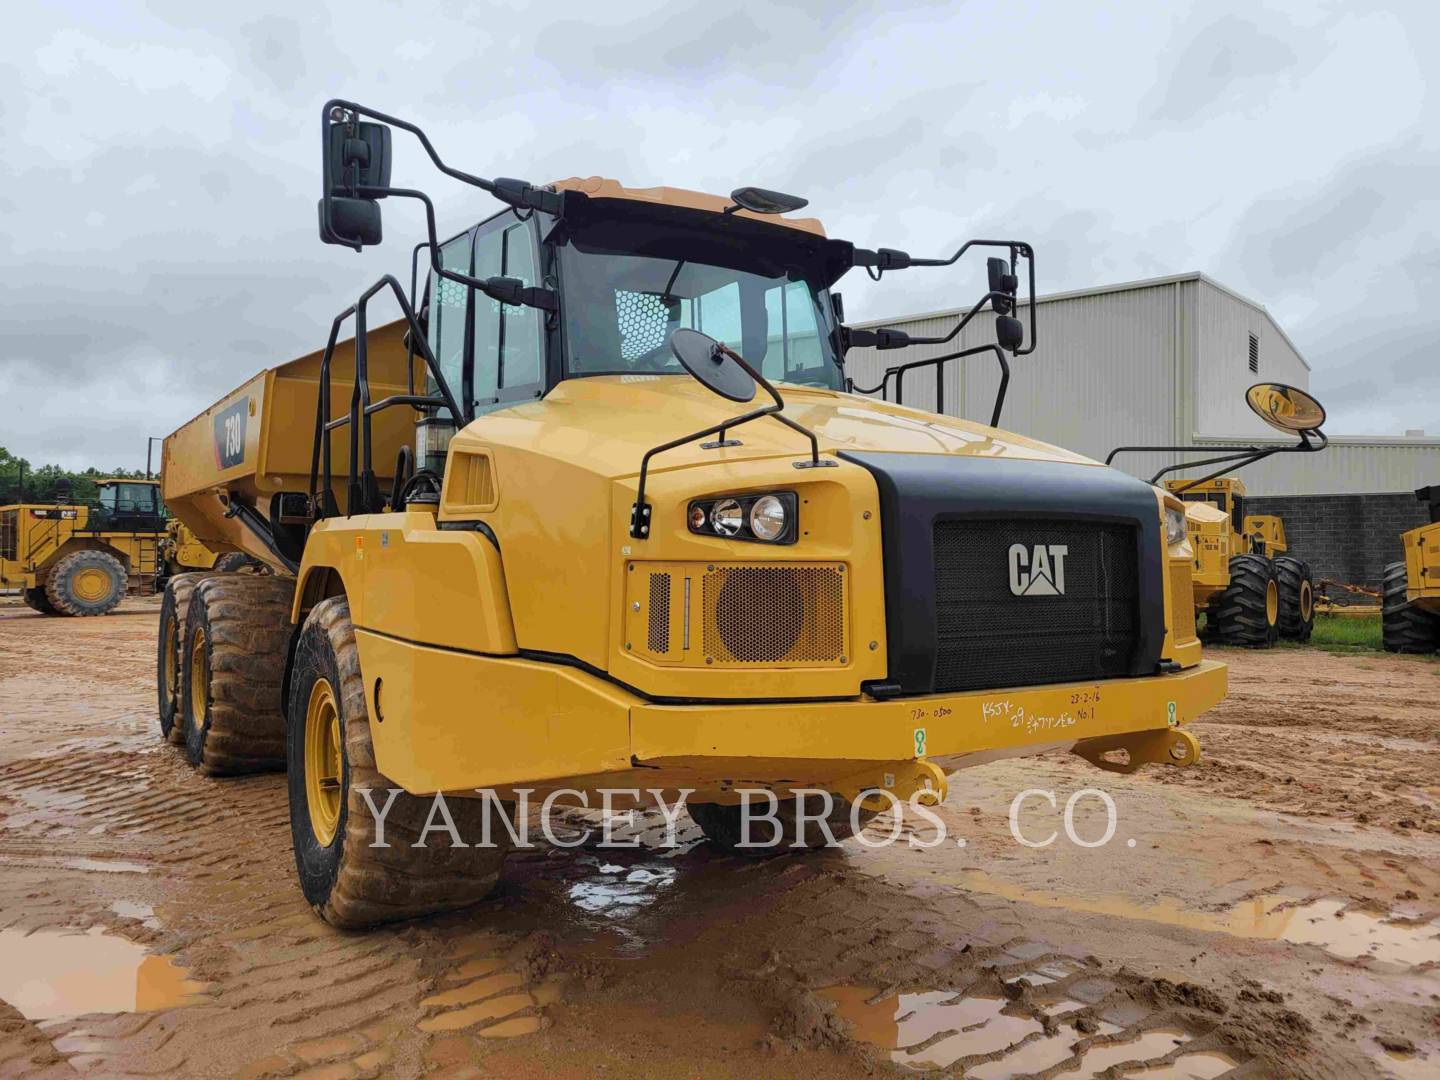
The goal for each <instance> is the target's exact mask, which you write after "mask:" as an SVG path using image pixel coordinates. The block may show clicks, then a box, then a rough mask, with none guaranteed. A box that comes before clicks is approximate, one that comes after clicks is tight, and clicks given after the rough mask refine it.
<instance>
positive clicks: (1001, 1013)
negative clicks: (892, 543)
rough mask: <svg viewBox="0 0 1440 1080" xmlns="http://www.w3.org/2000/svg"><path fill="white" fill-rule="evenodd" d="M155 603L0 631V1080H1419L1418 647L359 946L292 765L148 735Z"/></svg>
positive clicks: (543, 853) (654, 858)
mask: <svg viewBox="0 0 1440 1080" xmlns="http://www.w3.org/2000/svg"><path fill="white" fill-rule="evenodd" d="M157 612H158V605H157V604H156V603H155V602H154V601H148V600H146V601H142V600H132V601H129V602H127V603H126V604H125V605H124V607H123V608H122V609H121V612H120V613H119V614H116V615H113V616H110V617H106V618H100V619H52V618H43V617H40V616H38V615H34V614H33V613H31V612H30V611H29V610H28V609H26V608H24V607H21V606H18V605H15V604H13V603H9V602H4V606H0V823H3V828H0V999H3V1000H0V1076H7V1077H8V1076H45V1077H60V1076H70V1075H73V1074H87V1075H92V1076H107V1077H108V1076H119V1075H131V1074H134V1075H151V1076H153V1075H203V1076H212V1075H213V1076H229V1075H242V1076H250V1077H259V1076H295V1075H303V1076H307V1077H308V1076H315V1077H357V1076H362V1077H363V1076H416V1075H433V1076H479V1075H485V1076H507V1077H554V1076H591V1075H608V1076H624V1077H631V1076H642V1077H682V1076H683V1077H690V1076H702V1075H703V1076H737V1077H747V1078H749V1077H756V1076H806V1077H814V1076H827V1077H828V1076H841V1077H844V1076H860V1075H885V1074H887V1073H889V1072H891V1071H893V1070H895V1069H897V1068H901V1069H925V1068H934V1069H939V1070H948V1071H949V1072H950V1073H951V1074H952V1075H958V1074H960V1073H961V1072H962V1070H963V1072H964V1074H965V1075H967V1076H974V1077H979V1078H981V1080H998V1078H1003V1077H1007V1076H1020V1075H1037V1076H1042V1077H1047V1078H1048V1077H1054V1076H1065V1077H1067V1078H1068V1077H1080V1076H1092V1075H1097V1074H1099V1075H1105V1076H1122V1075H1124V1076H1145V1077H1147V1078H1149V1077H1159V1076H1189V1077H1213V1076H1218V1075H1226V1076H1231V1077H1246V1078H1248V1077H1257V1076H1272V1075H1286V1074H1295V1075H1301V1076H1316V1077H1350V1076H1376V1075H1390V1076H1397V1077H1434V1076H1440V924H1437V923H1436V921H1435V920H1436V919H1437V918H1440V813H1437V800H1440V663H1436V662H1435V661H1433V660H1417V659H1410V658H1402V657H1389V656H1379V655H1368V656H1344V657H1342V656H1333V655H1330V654H1328V653H1325V652H1321V651H1318V650H1312V649H1301V650H1282V651H1277V652H1271V653H1264V654H1247V653H1236V652H1223V656H1224V659H1226V660H1227V661H1228V662H1229V663H1230V664H1231V680H1232V690H1231V696H1230V698H1229V700H1228V701H1226V702H1225V703H1224V705H1222V707H1220V708H1219V709H1217V710H1215V712H1213V713H1212V714H1210V715H1209V716H1207V717H1205V718H1204V720H1203V721H1201V722H1200V723H1198V724H1196V725H1195V730H1196V732H1197V734H1198V735H1199V736H1200V739H1201V741H1202V744H1203V746H1204V752H1205V756H1204V759H1203V762H1202V764H1201V765H1199V766H1198V767H1196V768H1195V769H1192V770H1188V771H1177V770H1171V769H1160V768H1156V767H1151V768H1150V769H1147V770H1144V771H1142V772H1141V773H1139V774H1137V775H1134V776H1117V775H1110V774H1106V773H1101V772H1099V771H1097V770H1094V769H1092V768H1091V767H1090V766H1088V765H1085V764H1084V763H1083V762H1080V761H1079V760H1078V759H1075V758H1073V757H1071V756H1069V755H1064V754H1057V755H1049V756H1046V757H1042V758H1037V759H1031V760H1028V761H1024V762H1013V761H1012V762H1003V763H996V764H992V765H987V766H982V767H979V768H975V769H972V770H969V771H967V772H965V773H963V774H961V775H959V776H957V777H955V778H953V779H952V785H951V794H950V797H949V800H948V802H947V803H946V805H945V806H944V807H943V808H942V809H941V811H940V815H941V817H942V818H943V819H944V820H945V822H946V824H947V831H948V832H949V837H948V838H947V840H946V842H945V843H944V844H941V845H938V846H933V847H928V848H921V847H912V846H910V845H909V844H908V843H901V844H898V845H895V846H891V847H885V848H876V849H869V848H866V847H864V846H862V845H861V844H860V843H858V842H857V841H855V840H852V841H849V842H848V843H847V844H846V845H845V846H844V847H843V848H842V849H840V850H836V851H826V852H820V853H817V854H810V855H804V856H784V857H780V858H777V859H769V860H764V861H759V862H752V861H745V860H739V859H736V858H733V857H727V856H724V855H721V854H719V853H717V852H716V851H714V850H713V849H712V848H711V846H710V845H709V844H708V843H706V842H704V841H703V840H702V839H701V838H700V837H699V836H698V833H697V832H696V831H695V830H694V828H693V827H687V828H686V829H685V830H684V831H682V834H681V839H682V841H683V843H682V844H681V845H680V847H679V848H678V849H675V850H663V849H661V848H659V847H657V846H656V844H657V838H658V837H659V836H660V835H661V834H662V830H660V829H658V828H651V827H650V826H653V825H655V824H656V823H657V820H642V822H641V823H640V827H639V828H638V829H637V830H636V832H637V834H638V839H639V840H640V841H641V842H642V844H641V846H640V847H639V848H637V849H635V850H624V851H618V850H605V851H601V850H596V849H595V848H594V847H593V846H582V847H580V848H578V849H576V850H569V851H561V850H558V849H554V848H549V847H541V848H536V849H533V850H530V851H528V852H525V853H522V854H517V855H516V856H514V857H513V858H512V861H511V862H510V864H509V865H508V867H507V871H506V874H505V878H504V882H503V885H502V887H501V890H500V891H499V893H498V895H497V896H496V897H494V898H493V899H491V900H490V901H487V902H486V903H484V904H482V905H480V906H479V907H477V908H474V909H473V910H471V911H468V912H466V913H464V914H462V915H452V916H447V917H444V918H439V919H433V920H428V921H423V922H417V923H413V924H409V925H405V926H400V927H396V928H392V929H388V930H383V931H378V932H372V933H369V934H346V933H340V932H337V931H334V930H331V929H329V928H328V927H326V926H325V925H323V924H321V923H320V922H318V921H317V920H316V919H315V918H314V917H313V916H312V915H311V914H310V912H309V910H308V908H307V907H306V905H305V904H304V902H303V900H302V899H301V896H300V893H299V890H298V888H297V887H296V885H295V882H294V868H293V862H292V857H291V852H290V838H289V828H288V819H287V811H286V801H285V790H284V785H283V780H282V778H281V777H279V776H264V777H256V778H251V779H244V780H234V781H215V780H207V779H203V778H201V777H200V776H198V775H196V774H195V773H194V772H192V771H191V770H190V768H189V767H188V766H187V765H186V764H185V763H184V761H183V759H182V758H181V757H180V756H179V755H178V754H177V752H176V751H175V750H174V749H173V748H171V747H169V746H166V745H165V744H164V743H162V741H161V740H160V738H159V735H158V724H157V722H156V719H155V691H154V681H153V668H154V653H155V644H154V632H155V624H156V618H157ZM1089 787H1100V788H1103V789H1104V790H1105V791H1107V792H1108V793H1109V794H1110V796H1111V797H1112V798H1113V800H1114V804H1115V808H1116V816H1115V820H1116V829H1115V832H1114V836H1113V837H1112V838H1111V840H1110V841H1109V842H1108V843H1106V844H1105V845H1104V846H1101V847H1095V848H1086V847H1082V846H1078V845H1076V844H1075V843H1072V842H1071V841H1070V840H1068V839H1066V837H1065V836H1064V833H1063V830H1062V831H1061V834H1060V836H1059V837H1058V838H1057V839H1056V840H1055V841H1054V842H1053V843H1051V844H1050V845H1049V846H1046V847H1043V848H1030V847H1025V846H1022V845H1021V844H1019V843H1017V842H1016V840H1015V839H1014V838H1013V837H1012V835H1011V829H1010V824H1009V807H1010V805H1011V802H1012V800H1013V799H1014V798H1015V796H1016V795H1017V794H1018V793H1019V792H1021V791H1023V790H1025V789H1027V788H1038V789H1046V790H1050V791H1053V792H1054V793H1055V795H1056V799H1057V808H1056V809H1054V810H1052V809H1051V808H1050V806H1049V805H1048V803H1047V802H1046V801H1045V799H1044V797H1043V796H1036V797H1031V798H1030V799H1029V800H1027V801H1026V802H1025V804H1024V810H1023V811H1022V812H1021V813H1020V814H1019V817H1018V824H1019V826H1020V828H1021V834H1022V835H1023V836H1025V837H1026V838H1027V839H1029V840H1031V841H1032V842H1038V841H1040V840H1043V839H1044V838H1045V837H1047V836H1048V835H1049V834H1050V833H1051V832H1053V831H1055V830H1057V829H1061V826H1062V820H1061V819H1062V816H1063V810H1064V805H1065V802H1066V800H1067V799H1068V798H1069V797H1070V796H1071V795H1072V794H1074V793H1075V792H1077V791H1080V790H1081V789H1084V788H1089ZM584 824H585V820H584V818H583V816H582V815H575V816H574V817H573V818H572V820H571V822H570V827H572V828H575V829H579V828H580V827H581V826H583V825H584ZM1074 824H1075V834H1076V836H1077V837H1079V838H1080V839H1081V840H1084V841H1086V842H1094V841H1096V840H1098V839H1099V838H1100V837H1101V836H1102V835H1103V834H1104V832H1105V828H1106V811H1105V807H1104V805H1103V803H1102V802H1101V800H1100V799H1099V798H1098V797H1095V796H1084V797H1082V798H1081V799H1080V800H1079V801H1078V802H1077V803H1076V809H1075V814H1074ZM888 826H889V821H888V819H885V818H882V819H880V820H878V821H877V822H875V823H874V825H872V827H871V829H870V830H869V832H868V834H867V836H868V837H871V838H873V837H876V836H879V835H882V834H883V833H884V832H885V831H886V830H887V829H888ZM904 828H905V829H906V830H913V831H907V832H905V833H903V834H902V836H903V837H904V838H905V839H907V840H908V839H910V838H913V839H914V840H915V841H916V842H917V843H923V842H925V841H927V840H930V839H933V830H930V829H928V827H924V826H923V823H914V822H906V823H905V824H904ZM960 839H963V840H964V841H965V843H964V846H961V845H960V844H959V843H958V840H960ZM1106 1070H1108V1071H1106Z"/></svg>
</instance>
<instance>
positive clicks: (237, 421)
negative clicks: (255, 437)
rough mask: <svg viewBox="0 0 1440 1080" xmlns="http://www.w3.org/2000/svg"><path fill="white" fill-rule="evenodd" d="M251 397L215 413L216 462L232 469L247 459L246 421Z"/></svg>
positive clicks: (220, 466) (220, 465) (217, 464)
mask: <svg viewBox="0 0 1440 1080" xmlns="http://www.w3.org/2000/svg"><path fill="white" fill-rule="evenodd" d="M249 415H250V399H249V398H248V397H243V398H241V399H240V400H239V401H237V402H235V403H234V404H232V405H227V406H225V408H223V409H221V410H220V411H219V412H218V413H216V414H215V464H216V466H217V467H218V468H221V469H231V468H234V467H235V466H236V465H240V464H243V463H244V461H245V421H246V419H247V418H248V417H249Z"/></svg>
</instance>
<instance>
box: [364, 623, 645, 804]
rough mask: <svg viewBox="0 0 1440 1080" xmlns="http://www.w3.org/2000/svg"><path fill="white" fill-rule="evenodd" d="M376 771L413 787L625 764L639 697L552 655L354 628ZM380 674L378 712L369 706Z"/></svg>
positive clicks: (540, 776) (430, 788)
mask: <svg viewBox="0 0 1440 1080" xmlns="http://www.w3.org/2000/svg"><path fill="white" fill-rule="evenodd" d="M356 640H357V641H358V643H359V646H360V668H361V671H362V673H363V677H364V679H365V697H366V700H367V702H369V705H370V708H371V710H372V720H373V721H376V722H373V723H372V724H371V726H370V731H371V736H372V738H373V739H374V741H375V761H376V764H377V765H378V766H379V768H380V771H381V772H383V773H384V774H385V775H386V776H388V777H390V778H391V779H393V780H394V781H395V782H396V783H398V784H400V785H401V786H403V787H404V788H405V789H406V790H407V791H410V792H413V793H416V794H429V793H431V792H434V791H450V790H463V789H473V788H477V787H489V786H494V785H501V784H522V783H525V782H528V781H532V780H533V781H539V780H547V779H554V778H557V777H567V776H577V775H582V774H585V773H596V772H605V771H609V770H615V769H624V768H626V767H627V766H628V765H629V762H630V724H629V708H630V705H631V704H632V703H633V702H634V701H635V699H634V698H632V697H631V696H630V695H629V694H626V693H625V692H624V691H623V690H620V689H618V688H616V687H613V686H611V685H610V684H608V683H606V682H604V681H603V680H600V679H596V678H593V677H592V676H589V675H585V674H583V673H581V672H579V671H576V670H574V669H573V668H567V667H562V666H560V665H557V664H538V663H533V662H531V661H528V660H519V659H497V658H494V657H488V656H474V655H469V654H465V653H458V652H453V651H449V650H445V649H436V648H430V647H426V646H420V645H411V644H407V643H405V642H402V641H397V640H395V639H393V638H387V637H383V636H381V635H379V634H375V633H373V632H370V631H366V630H359V631H357V632H356ZM377 682H378V683H379V702H380V705H379V708H380V714H379V715H380V716H382V717H383V720H380V719H379V717H377V716H375V715H374V709H375V698H376V684H377Z"/></svg>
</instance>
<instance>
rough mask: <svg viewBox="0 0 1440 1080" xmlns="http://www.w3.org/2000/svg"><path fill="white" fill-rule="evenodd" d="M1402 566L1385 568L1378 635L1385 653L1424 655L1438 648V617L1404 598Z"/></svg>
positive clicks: (1439, 636) (1400, 563)
mask: <svg viewBox="0 0 1440 1080" xmlns="http://www.w3.org/2000/svg"><path fill="white" fill-rule="evenodd" d="M1406 584H1407V583H1406V578H1405V564H1404V563H1403V562H1394V563H1390V565H1388V566H1387V567H1385V577H1384V584H1383V585H1381V587H1380V588H1381V601H1380V635H1381V638H1382V640H1383V641H1384V643H1385V651H1386V652H1397V653H1428V652H1434V651H1435V650H1436V649H1437V648H1440V617H1437V616H1435V615H1434V614H1432V613H1431V612H1428V611H1422V610H1421V609H1420V608H1418V607H1416V606H1415V605H1414V604H1412V603H1410V601H1409V600H1407V599H1406V598H1405V589H1406Z"/></svg>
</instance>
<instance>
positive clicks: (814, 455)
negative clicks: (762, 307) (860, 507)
mask: <svg viewBox="0 0 1440 1080" xmlns="http://www.w3.org/2000/svg"><path fill="white" fill-rule="evenodd" d="M715 344H716V347H717V348H719V349H720V350H721V351H722V352H724V353H725V355H726V356H728V357H730V359H732V360H734V361H735V362H736V363H737V364H739V365H740V367H741V368H742V369H743V370H744V371H745V373H746V374H747V375H749V376H750V377H751V378H752V379H754V380H755V382H756V383H757V384H758V385H759V386H761V387H762V388H763V389H764V390H765V392H766V393H767V394H769V395H770V404H769V405H762V406H761V407H760V408H758V409H752V410H750V411H749V412H748V413H744V414H742V415H740V416H736V417H731V418H730V419H727V420H723V421H721V422H720V423H718V424H714V425H712V426H711V427H708V428H706V429H705V430H704V431H695V432H691V433H690V434H689V435H682V436H680V438H678V439H671V440H670V441H669V442H667V443H662V444H661V445H660V446H654V447H651V448H650V449H649V450H647V451H645V456H644V457H642V458H641V459H640V479H639V481H638V483H637V484H636V487H635V502H634V504H633V505H632V506H631V507H630V536H631V538H632V539H635V540H645V539H648V538H649V536H650V504H649V503H647V502H646V501H645V481H646V479H647V478H648V476H649V473H650V459H651V458H653V457H655V456H656V455H657V454H663V453H664V452H665V451H667V450H674V449H675V448H676V447H677V446H684V445H685V444H687V443H692V442H695V441H697V440H699V439H703V438H705V437H706V436H709V435H719V436H720V438H721V439H722V440H723V439H724V438H725V432H726V431H727V430H729V429H732V428H737V427H739V426H740V425H741V424H748V423H750V422H751V421H752V420H760V419H763V418H764V417H767V416H773V417H774V418H775V419H776V420H779V421H780V423H782V424H784V425H785V426H786V427H788V428H789V429H790V430H792V431H795V432H798V433H799V434H801V435H804V436H805V437H806V438H807V439H809V440H810V460H809V461H796V462H793V464H794V466H795V467H796V468H797V469H826V468H837V467H838V466H839V464H840V463H839V462H838V461H832V460H830V459H824V460H822V459H821V457H820V440H819V439H817V438H816V437H815V433H814V432H813V431H811V430H810V429H809V428H807V427H805V426H804V425H803V424H799V423H797V422H796V421H794V420H792V419H790V417H788V416H785V415H783V410H784V408H785V399H784V398H782V397H781V396H780V391H779V390H777V389H775V387H774V386H773V385H772V384H771V382H770V380H769V379H767V378H765V376H764V375H762V374H760V372H758V371H756V370H755V369H754V368H753V367H751V366H750V363H749V361H747V360H746V359H745V358H744V357H743V356H741V355H740V354H739V353H738V352H736V351H735V350H734V349H731V348H729V347H727V346H725V345H722V344H720V343H719V342H716V343H715Z"/></svg>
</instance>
